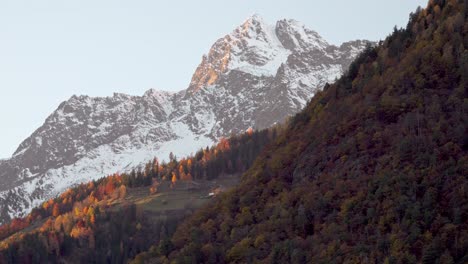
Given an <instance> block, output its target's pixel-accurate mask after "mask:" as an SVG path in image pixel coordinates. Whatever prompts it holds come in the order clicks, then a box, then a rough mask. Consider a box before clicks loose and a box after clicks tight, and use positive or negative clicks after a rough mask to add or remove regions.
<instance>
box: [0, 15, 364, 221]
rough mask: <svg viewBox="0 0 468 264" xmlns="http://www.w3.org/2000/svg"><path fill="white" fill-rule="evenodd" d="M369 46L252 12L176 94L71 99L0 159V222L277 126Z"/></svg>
mask: <svg viewBox="0 0 468 264" xmlns="http://www.w3.org/2000/svg"><path fill="white" fill-rule="evenodd" d="M369 44H371V43H370V42H369V41H361V40H358V41H351V42H347V43H344V44H342V45H341V46H339V47H337V46H334V45H331V44H329V43H327V42H326V41H325V40H324V39H323V38H322V37H320V35H318V33H316V32H314V31H312V30H309V29H307V28H306V27H305V26H304V25H303V24H301V23H299V22H297V21H294V20H281V21H278V22H277V23H276V25H275V26H270V25H268V24H267V23H265V21H264V20H263V19H262V18H261V17H260V16H258V15H254V16H252V17H250V18H249V19H248V20H246V21H245V22H244V23H243V24H242V25H241V26H239V27H238V28H236V29H235V30H234V31H233V32H232V33H231V34H229V35H226V36H225V37H223V38H221V39H219V40H218V41H216V43H215V44H214V45H213V46H212V48H211V49H210V51H209V52H208V54H207V55H205V56H203V58H202V62H201V63H200V65H199V66H198V68H197V69H196V71H195V73H194V74H193V78H192V80H191V82H190V85H189V87H188V88H187V89H185V90H182V91H180V92H176V93H170V92H160V91H156V90H149V91H147V92H146V93H145V94H144V95H143V96H130V95H125V94H114V95H113V96H112V97H98V98H93V97H88V96H73V97H71V98H70V99H69V100H68V101H66V102H63V103H62V104H61V105H60V106H59V107H58V108H57V110H56V111H55V112H54V113H52V114H51V115H50V116H49V117H48V118H47V119H46V121H45V123H44V124H43V125H42V126H41V127H40V128H38V129H37V130H36V131H35V132H34V133H33V134H32V135H31V136H30V137H29V138H27V139H26V140H24V141H23V142H22V143H21V145H20V146H19V147H18V149H17V150H16V152H15V153H14V154H13V156H12V157H11V158H10V159H8V160H2V161H0V179H1V181H0V221H1V222H4V221H6V220H8V219H9V218H10V217H14V216H22V215H24V214H25V213H27V212H29V211H30V210H31V209H32V208H33V207H35V206H37V205H39V204H41V203H42V202H43V201H44V200H46V199H48V198H50V197H53V196H55V195H57V194H59V193H60V192H62V191H64V190H65V189H66V188H68V187H70V186H73V185H75V184H78V183H82V182H86V181H90V180H93V179H97V178H100V177H103V176H105V175H109V174H112V173H114V172H119V171H120V172H123V171H128V170H130V169H132V168H135V167H138V166H139V165H141V164H144V163H145V162H146V161H148V160H151V159H152V158H153V157H155V156H156V157H158V158H159V159H161V160H167V157H168V156H169V153H171V152H172V153H173V154H174V155H176V156H179V157H180V156H185V155H188V154H190V153H193V152H195V151H196V150H198V149H200V148H202V147H206V146H207V145H211V144H213V143H215V142H217V140H218V139H220V138H221V137H226V136H229V135H231V134H236V133H239V132H243V131H245V130H246V129H248V128H249V127H254V128H258V129H261V128H266V127H269V126H271V125H273V124H275V123H280V122H283V121H284V120H285V119H286V118H287V117H288V116H290V115H293V114H295V113H296V112H298V111H299V110H300V109H302V108H303V107H304V106H305V105H306V103H307V101H308V100H309V99H310V98H311V96H312V95H313V94H314V93H315V92H316V91H318V90H320V89H321V88H322V87H323V86H324V85H325V83H327V82H332V81H333V80H334V79H335V78H337V77H339V76H340V75H341V74H342V73H343V72H344V71H345V70H346V69H347V67H348V65H349V64H350V62H351V60H352V59H353V58H355V57H356V56H357V54H359V52H360V51H362V50H363V49H364V48H365V47H366V45H369Z"/></svg>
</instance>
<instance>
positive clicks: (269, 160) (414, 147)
mask: <svg viewBox="0 0 468 264" xmlns="http://www.w3.org/2000/svg"><path fill="white" fill-rule="evenodd" d="M467 17H468V2H467V1H457V0H450V1H445V0H435V1H430V2H429V4H428V6H427V8H426V9H418V10H417V11H416V13H413V14H411V16H410V21H409V23H408V25H407V27H406V28H404V29H397V28H395V30H394V32H393V33H392V34H391V35H390V36H389V37H387V38H386V40H385V41H383V42H381V44H379V45H378V46H377V47H369V48H366V49H365V51H364V52H363V53H362V54H361V55H359V56H358V58H357V59H356V60H355V61H354V62H353V63H352V64H351V65H350V67H349V70H348V71H347V72H346V73H345V74H344V75H343V76H342V77H341V78H339V79H338V80H337V81H336V82H335V83H334V84H331V85H326V86H325V87H324V90H323V91H320V92H317V93H316V94H315V95H314V96H313V98H312V99H311V101H310V102H309V103H308V104H307V106H306V107H305V108H304V109H303V110H302V111H300V112H299V113H298V114H296V115H295V116H294V117H293V118H291V119H289V120H288V122H286V124H284V125H279V126H275V127H274V128H272V129H268V130H263V131H252V130H250V129H249V130H248V132H246V133H244V134H243V135H240V136H234V137H230V138H229V139H222V140H220V143H218V144H217V145H216V146H213V147H211V148H209V149H203V150H200V151H199V152H197V153H196V154H195V155H192V156H189V157H186V158H182V159H180V160H177V159H174V158H171V159H170V161H169V162H168V163H162V164H158V163H157V161H153V162H150V163H147V164H146V166H145V169H144V172H138V173H136V174H135V173H130V174H122V175H113V176H109V177H106V178H103V179H100V180H98V181H93V182H89V183H86V184H81V185H79V186H77V187H75V188H73V189H71V190H68V191H66V192H65V193H62V194H61V195H60V196H58V197H57V198H55V199H51V200H48V201H47V202H45V203H44V204H43V205H42V206H41V207H38V208H36V209H34V210H33V211H32V212H31V213H30V214H29V215H28V216H27V217H26V218H24V219H15V220H13V221H12V222H11V223H10V224H6V225H3V226H1V227H0V240H1V241H0V262H2V263H89V262H96V263H129V262H130V263H467V261H468V255H467V252H468V214H467V212H468V196H467V192H466V188H468V180H467V177H466V175H468V166H467V164H468V162H467V161H468V155H467V150H468V137H467V135H468V133H467V128H466V124H467V123H468V122H467V121H468V120H467V119H468V116H467V115H466V112H467V110H468V109H467V104H466V98H467V97H468V91H467V87H468V75H467V73H468V63H467V62H468V38H467V35H468V34H466V33H467V32H468V22H467V19H466V18H467ZM265 144H266V145H265ZM255 157H256V159H255V161H253V160H254V158H255ZM252 162H253V164H252ZM250 165H252V166H250ZM247 167H249V169H248V170H247V171H246V172H245V173H244V174H243V175H242V176H241V182H240V184H231V186H237V187H234V188H233V189H230V190H224V191H222V190H220V189H222V188H220V185H219V184H220V183H221V182H222V181H224V180H226V179H233V178H234V179H235V178H237V177H238V175H234V174H237V173H240V172H242V171H245V169H246V168H247ZM189 175H195V176H194V177H193V178H192V177H190V176H189ZM207 179H211V180H207ZM213 183H216V185H215V186H213V185H211V184H213ZM149 185H151V188H148V187H150V186H149ZM210 185H211V186H212V187H214V188H215V189H216V190H217V191H219V192H218V193H217V194H216V195H215V190H213V189H212V188H210V187H211V186H210ZM196 186H198V187H196ZM155 189H157V190H155ZM209 191H213V192H209ZM209 197H212V198H209ZM208 200H209V201H208ZM199 206H202V207H201V208H200V207H199ZM196 208H198V209H196ZM193 210H196V211H195V213H193V214H192V212H193ZM188 215H191V216H190V217H189V218H186V219H185V220H182V218H184V217H186V216H188ZM181 221H182V222H181ZM135 256H136V257H135ZM132 258H133V261H130V260H129V259H132Z"/></svg>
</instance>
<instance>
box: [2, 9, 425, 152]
mask: <svg viewBox="0 0 468 264" xmlns="http://www.w3.org/2000/svg"><path fill="white" fill-rule="evenodd" d="M163 2H164V3H163ZM426 2H427V1H426V0H424V1H423V0H393V1H388V0H361V1H349V0H327V1H315V0H287V1H286V0H283V1H277V0H249V1H247V0H231V1H220V0H197V1H194V0H184V1H182V0H171V1H150V0H135V1H129V0H127V1H122V0H98V1H96V0H75V1H71V0H70V1H64V0H42V1H34V0H30V1H25V0H0V124H1V132H0V158H7V157H9V156H11V154H12V153H13V152H14V150H15V149H16V148H17V146H18V145H19V144H20V143H21V141H22V140H24V139H25V138H26V137H27V136H29V135H30V134H31V133H32V132H33V131H34V130H35V129H36V128H38V127H39V126H40V125H41V124H42V123H43V122H44V120H45V118H46V117H47V116H48V115H49V114H50V113H51V112H52V111H53V110H55V109H56V108H57V106H58V105H59V104H60V102H62V101H64V100H66V99H68V98H70V96H72V95H73V94H86V95H92V96H107V95H112V93H113V92H123V93H127V94H133V95H141V94H143V93H144V91H146V90H148V89H149V88H156V89H162V90H181V89H185V88H186V87H187V85H188V83H189V81H190V78H191V75H192V73H193V71H194V70H195V68H196V66H197V65H198V63H199V62H200V59H201V56H202V55H203V54H204V53H206V52H207V51H208V50H209V48H210V46H211V45H212V44H213V43H214V41H216V40H217V39H218V38H220V37H222V36H224V35H225V34H227V33H230V32H231V31H232V30H233V29H234V28H235V27H236V26H238V25H240V24H241V23H242V22H243V21H244V20H245V19H246V18H247V17H249V16H250V15H251V14H253V13H259V14H260V15H261V16H263V17H264V19H265V20H266V21H268V22H269V23H271V24H273V23H274V22H275V21H276V20H279V19H281V18H294V19H296V20H299V21H301V22H303V23H304V24H306V25H307V26H308V27H309V28H310V29H313V30H315V31H317V32H319V33H320V34H321V35H322V36H323V37H324V38H326V39H327V40H328V41H329V42H331V43H334V44H340V43H341V42H343V41H347V40H352V39H370V40H379V39H383V38H384V37H385V36H386V35H388V33H390V32H391V30H392V28H393V26H394V25H398V26H405V25H406V23H407V20H408V15H409V13H410V12H412V11H414V10H415V9H416V7H417V6H419V5H421V6H425V5H426Z"/></svg>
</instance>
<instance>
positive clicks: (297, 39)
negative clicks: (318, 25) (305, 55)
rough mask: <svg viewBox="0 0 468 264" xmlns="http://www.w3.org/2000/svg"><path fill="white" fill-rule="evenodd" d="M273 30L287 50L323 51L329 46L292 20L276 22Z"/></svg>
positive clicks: (317, 35) (316, 34)
mask: <svg viewBox="0 0 468 264" xmlns="http://www.w3.org/2000/svg"><path fill="white" fill-rule="evenodd" d="M275 30H276V35H277V36H278V38H279V40H280V41H281V44H282V45H283V46H284V47H285V48H286V49H289V50H294V51H304V50H311V49H319V50H324V49H326V48H327V47H328V46H329V45H330V44H328V42H327V41H326V40H325V39H323V38H322V37H321V36H320V35H319V34H318V33H317V32H315V31H313V30H310V29H308V28H306V26H305V25H304V24H303V23H301V22H299V21H296V20H294V19H283V20H280V21H278V22H277V23H276V29H275Z"/></svg>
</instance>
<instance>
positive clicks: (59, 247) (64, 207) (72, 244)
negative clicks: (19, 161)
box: [0, 126, 282, 263]
mask: <svg viewBox="0 0 468 264" xmlns="http://www.w3.org/2000/svg"><path fill="white" fill-rule="evenodd" d="M281 129H282V128H281V127H280V126H277V127H274V128H271V129H268V130H262V131H253V130H252V129H249V130H248V131H247V132H246V133H244V134H242V135H239V136H233V137H231V138H229V139H221V140H220V142H219V143H218V144H217V145H216V146H213V147H211V148H208V147H207V148H206V149H202V150H200V151H198V152H197V153H196V154H195V155H193V156H189V157H185V158H182V159H180V160H179V159H177V157H175V156H174V155H172V154H171V155H170V159H169V162H167V163H166V162H163V163H160V162H158V160H157V159H155V160H153V161H151V162H149V163H148V164H147V165H146V166H145V167H144V168H142V169H140V170H137V171H132V172H131V173H127V174H125V173H124V174H115V175H111V176H108V177H105V178H102V179H100V180H98V181H93V182H89V183H87V184H81V185H79V186H77V187H75V188H73V189H69V190H68V191H67V192H65V193H63V194H61V195H60V196H59V197H57V198H55V199H51V200H49V201H47V202H45V203H43V205H42V206H41V207H39V208H36V209H34V210H33V211H32V212H31V214H29V215H28V216H27V217H25V218H21V219H14V220H13V221H11V223H9V224H6V225H3V226H1V227H0V263H57V262H58V263H126V262H127V261H128V260H129V259H132V258H134V257H135V256H136V255H137V254H138V253H140V252H142V251H144V250H148V249H149V247H150V246H151V245H152V244H155V243H159V241H161V240H162V241H163V243H168V242H169V240H168V238H169V237H170V235H172V234H173V233H174V231H175V228H176V226H177V224H178V222H179V221H180V220H181V219H183V218H184V217H186V216H187V215H188V214H190V213H191V212H192V211H193V210H194V209H196V208H197V205H196V204H193V201H191V199H193V196H194V195H189V196H187V195H186V194H187V193H188V194H190V193H195V194H200V193H203V192H200V191H198V192H197V190H196V189H195V190H190V189H187V191H186V192H182V193H181V192H177V191H176V190H175V189H177V188H176V187H177V185H178V184H180V183H181V185H182V187H184V186H186V185H187V186H189V185H190V184H195V183H196V182H198V184H197V185H200V182H201V183H211V182H212V181H213V180H216V179H217V178H219V177H222V176H223V175H238V174H241V173H242V172H244V171H245V170H246V169H247V168H249V166H251V164H252V163H253V161H254V160H255V158H256V157H257V156H258V154H259V153H260V152H261V151H262V150H263V149H264V147H265V145H267V144H268V143H270V142H271V141H272V140H273V139H275V137H276V135H277V134H278V133H279V131H281ZM194 181H195V183H194ZM164 186H165V187H168V186H169V189H168V190H166V193H169V194H172V193H174V195H173V196H175V199H176V200H181V199H182V200H184V199H185V200H187V201H183V202H184V204H186V205H184V206H183V208H180V209H179V208H170V206H167V201H166V200H165V199H160V198H157V195H158V193H159V192H160V189H163V187H164ZM173 188H174V190H171V189H173ZM166 189H167V188H166ZM179 189H180V188H179ZM182 189H186V188H182ZM202 191H203V190H202ZM151 195H153V196H152V198H154V199H155V201H151V202H148V200H150V199H149V198H150V196H151ZM155 195H156V196H155ZM135 197H136V198H135ZM167 197H169V196H167ZM190 197H191V198H190ZM208 202H209V201H208ZM142 203H143V205H142ZM178 203H179V202H178ZM204 203H205V202H204ZM155 207H156V208H155ZM158 207H161V208H162V209H161V210H159V208H158ZM166 207H167V208H166Z"/></svg>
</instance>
